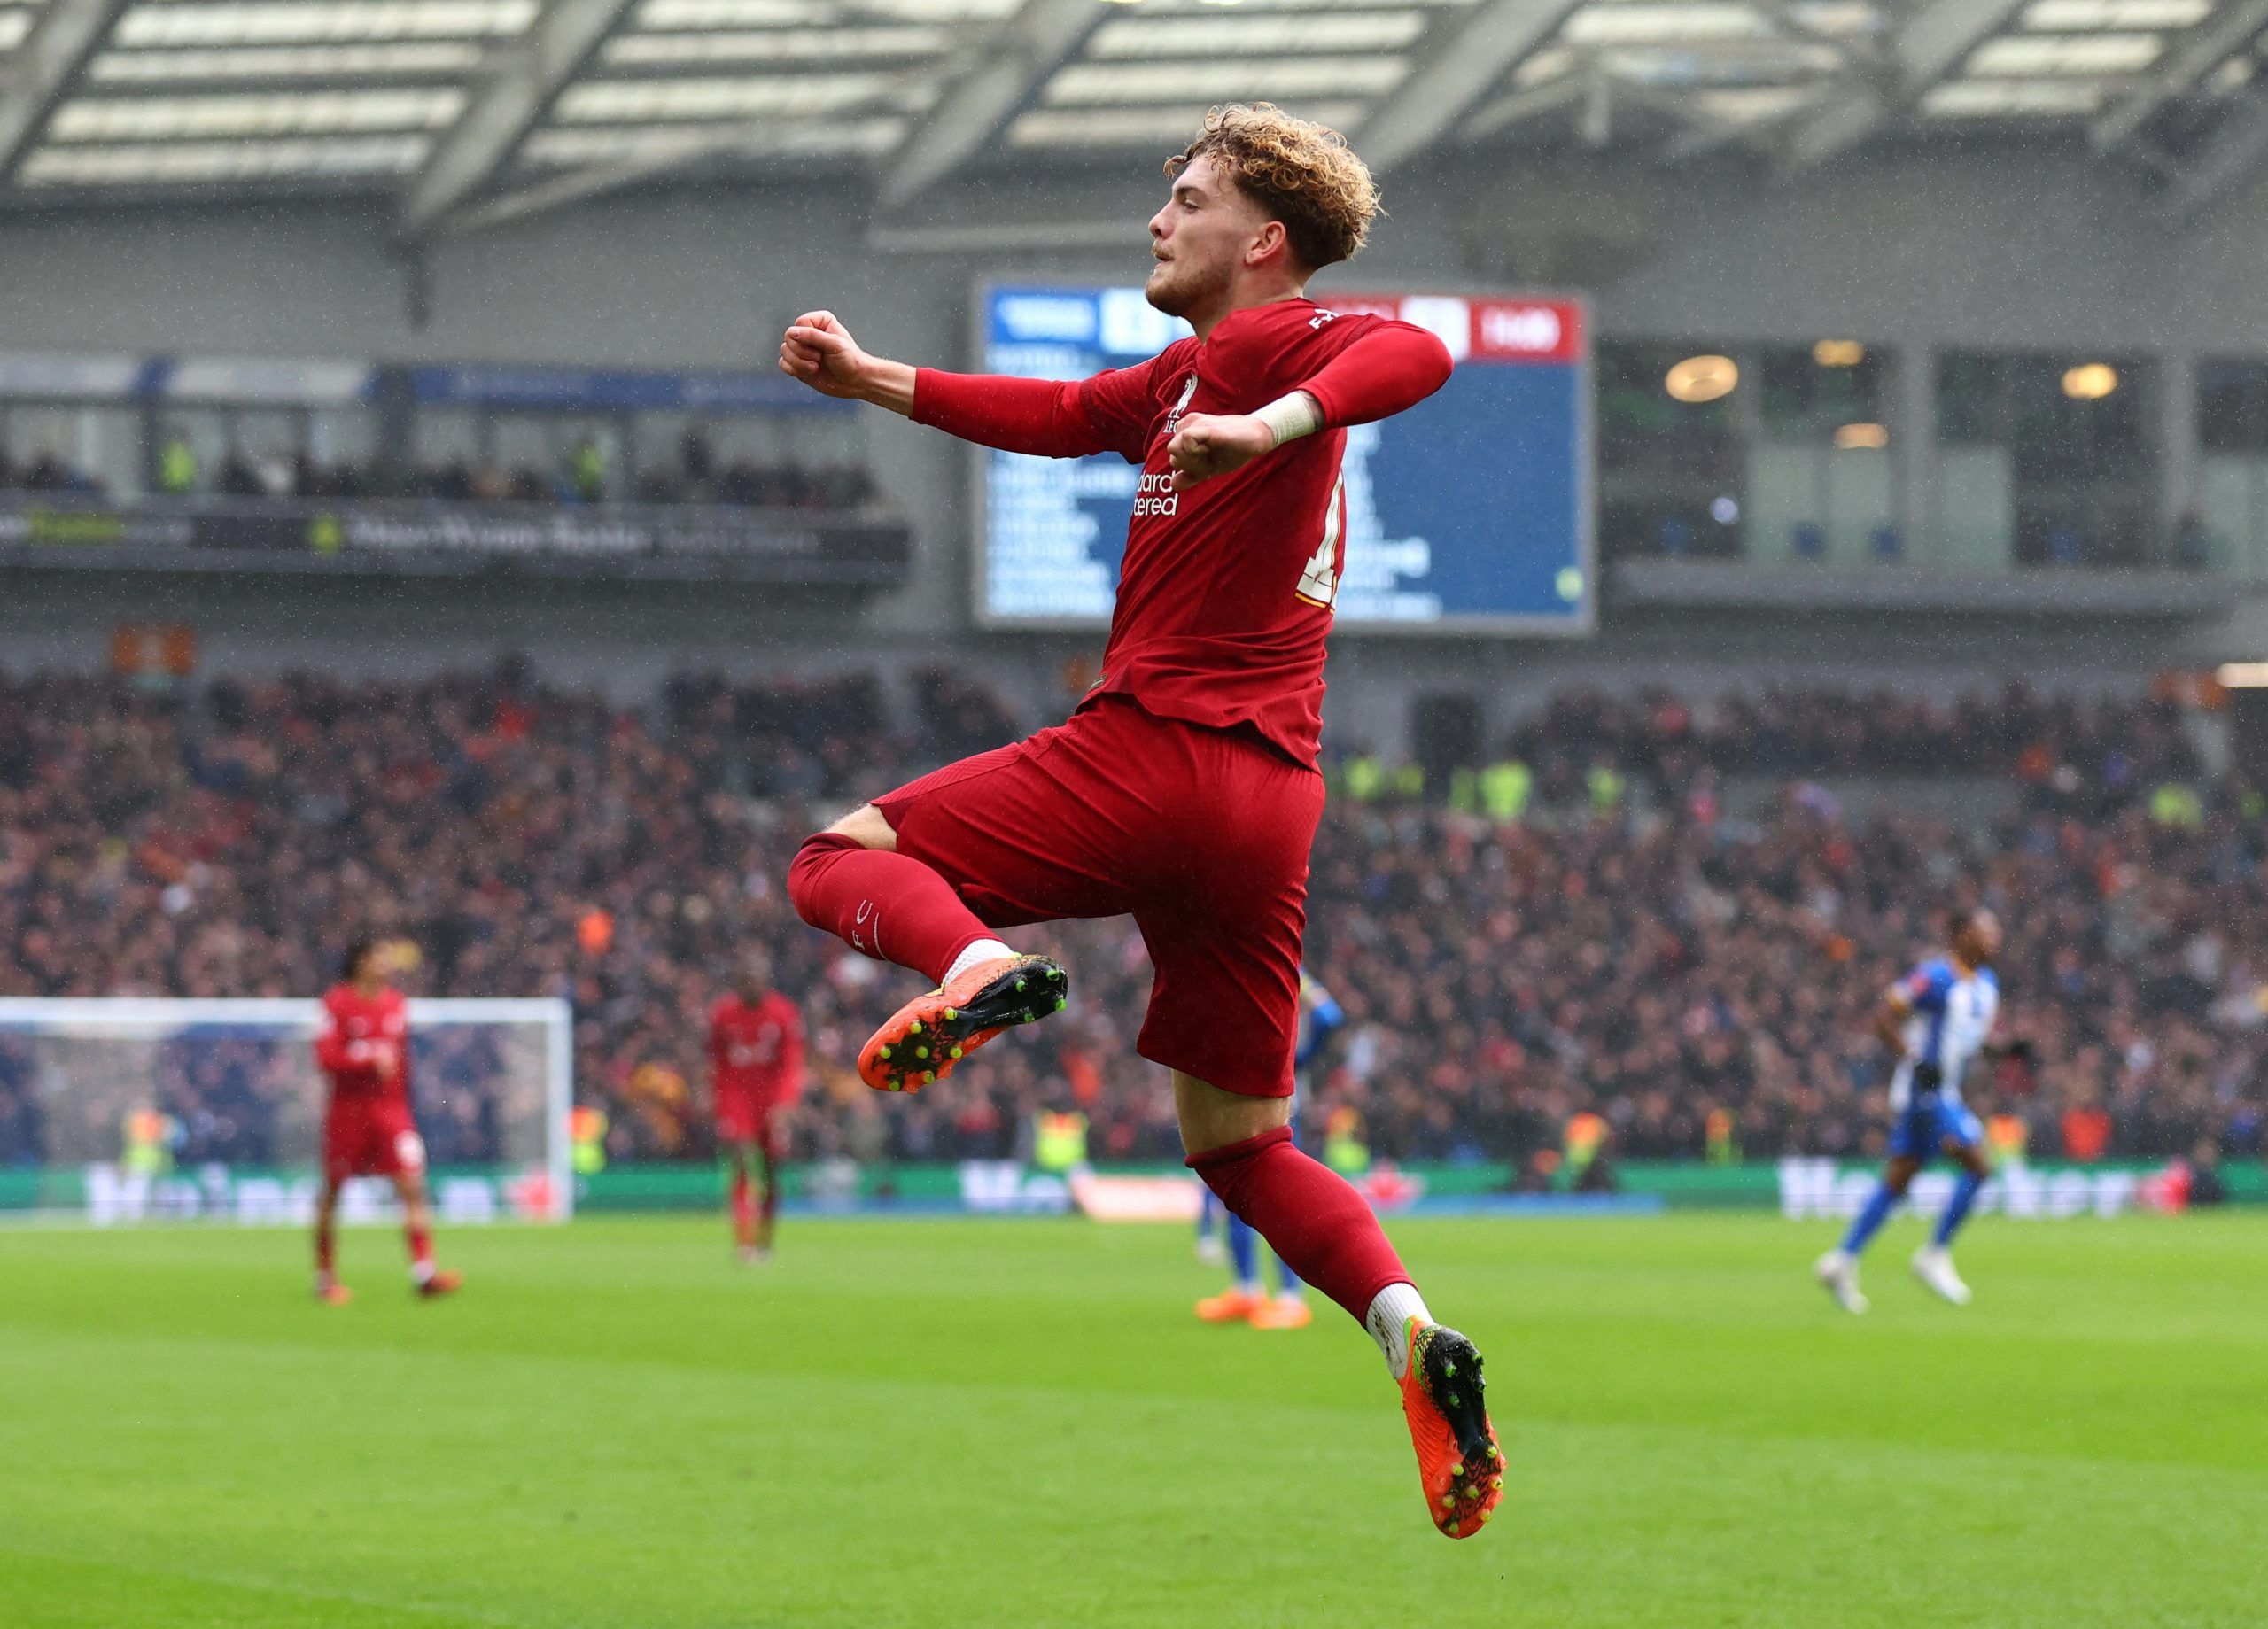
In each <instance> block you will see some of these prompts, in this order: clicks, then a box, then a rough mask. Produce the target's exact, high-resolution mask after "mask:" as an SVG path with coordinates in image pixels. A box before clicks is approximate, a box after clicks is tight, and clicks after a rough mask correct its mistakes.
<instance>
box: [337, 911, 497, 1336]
mask: <svg viewBox="0 0 2268 1629" xmlns="http://www.w3.org/2000/svg"><path fill="white" fill-rule="evenodd" d="M315 1063H316V1065H317V1066H318V1067H320V1068H321V1069H322V1072H323V1074H325V1075H327V1076H328V1077H330V1112H329V1113H326V1114H325V1115H324V1116H323V1123H322V1186H321V1187H320V1188H319V1189H317V1190H316V1191H315V1293H316V1294H317V1295H318V1296H320V1297H321V1298H322V1299H324V1300H326V1301H329V1302H330V1304H331V1305H332V1306H334V1307H337V1306H344V1305H345V1304H346V1302H347V1301H349V1300H351V1299H353V1294H352V1292H349V1291H348V1289H347V1288H346V1285H345V1284H341V1283H339V1282H338V1274H337V1272H336V1270H335V1268H334V1261H335V1259H336V1249H337V1241H338V1229H337V1219H338V1190H339V1188H340V1187H341V1186H342V1185H343V1184H344V1183H346V1179H347V1178H348V1177H350V1176H371V1175H376V1176H390V1177H392V1179H393V1189H394V1192H396V1193H397V1194H399V1195H400V1197H401V1216H402V1229H403V1231H404V1232H405V1233H407V1234H408V1237H409V1280H410V1283H411V1284H413V1285H415V1286H416V1291H417V1293H418V1294H419V1295H421V1296H436V1295H447V1293H448V1292H450V1291H452V1290H454V1289H455V1288H456V1287H457V1286H458V1285H459V1284H462V1282H463V1280H462V1278H461V1277H460V1276H458V1275H457V1274H455V1273H453V1272H448V1271H446V1270H444V1269H443V1268H437V1267H435V1266H434V1265H433V1224H432V1218H431V1215H430V1214H428V1212H427V1210H426V1207H425V1140H424V1139H423V1137H421V1136H418V1135H417V1122H416V1120H414V1119H412V1118H411V1116H410V1113H409V1017H408V1004H407V1003H405V1002H404V1001H403V1000H402V997H401V992H400V990H398V989H392V987H390V986H389V985H388V984H387V983H386V968H385V962H384V958H383V957H382V955H381V953H380V951H379V948H378V947H377V945H375V944H373V943H370V942H369V941H367V940H366V941H362V942H358V943H356V944H354V945H353V946H352V947H351V948H350V949H349V950H347V952H346V963H345V966H343V967H342V969H341V977H340V980H339V982H338V984H337V985H335V986H334V987H333V988H332V989H331V990H330V994H328V995H326V996H325V997H323V998H322V1028H320V1029H319V1030H317V1031H316V1034H315Z"/></svg>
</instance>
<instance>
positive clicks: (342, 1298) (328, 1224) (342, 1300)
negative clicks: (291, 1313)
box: [315, 1171, 353, 1307]
mask: <svg viewBox="0 0 2268 1629" xmlns="http://www.w3.org/2000/svg"><path fill="white" fill-rule="evenodd" d="M315 1294H316V1296H317V1297H318V1298H319V1299H322V1300H326V1301H329V1302H330V1303H331V1305H333V1306H334V1307H339V1306H344V1305H346V1302H348V1301H350V1300H352V1299H353V1294H352V1292H349V1291H348V1289H347V1288H346V1285H345V1284H341V1283H339V1282H338V1181H337V1180H336V1179H335V1178H333V1177H332V1175H330V1172H329V1171H325V1172H324V1173H323V1175H322V1182H321V1183H319V1184H318V1185H317V1187H316V1188H315Z"/></svg>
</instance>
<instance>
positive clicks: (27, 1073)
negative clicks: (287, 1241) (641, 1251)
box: [0, 997, 574, 1224]
mask: <svg viewBox="0 0 2268 1629" xmlns="http://www.w3.org/2000/svg"><path fill="white" fill-rule="evenodd" d="M319 1012H320V1008H319V1006H318V1005H317V1004H316V1003H315V1002H313V1001H268V1000H241V1001H239V1000H220V1001H175V1000H159V999H143V998H132V997H129V998H120V999H105V1000H92V999H89V1000H77V999H58V1000H47V999H39V998H22V997H19V998H0V1215H5V1214H11V1213H18V1214H20V1213H26V1212H46V1213H62V1214H76V1215H79V1216H82V1217H84V1218H85V1219H87V1220H89V1221H91V1222H97V1223H104V1224H112V1223H120V1222H143V1221H159V1220H185V1219H190V1218H206V1219H213V1220H223V1221H230V1222H300V1221H303V1220H305V1219H307V1217H308V1216H310V1215H312V1214H313V1211H314V1204H315V1168H316V1160H317V1151H318V1147H319V1144H320V1142H321V1138H322V1113H323V1105H324V1101H325V1088H324V1085H323V1082H322V1076H321V1074H319V1073H318V1072H317V1070H316V1068H315V1024H316V1020H317V1017H318V1015H319ZM409 1031H410V1059H411V1065H410V1082H411V1090H412V1091H413V1093H414V1094H415V1101H414V1106H415V1108H416V1115H417V1125H418V1129H419V1131H420V1132H421V1133H422V1134H423V1136H424V1139H425V1147H426V1160H427V1165H428V1177H427V1182H428V1186H429V1189H430V1191H431V1198H432V1201H433V1205H434V1207H435V1210H436V1213H437V1214H438V1215H439V1219H440V1220H442V1221H444V1222H485V1221H492V1220H503V1219H507V1218H522V1219H528V1220H557V1221H564V1220H565V1219H566V1218H567V1216H568V1215H569V1214H570V1212H571V1209H572V1206H573V1182H572V1174H571V1169H570V1165H569V1158H570V1146H569V1140H568V1139H569V1133H568V1110H569V1107H570V1105H571V1100H572V1098H573V1091H574V1082H573V1067H574V1066H573V1049H572V1045H571V1020H570V1018H569V1015H568V1008H567V1004H566V1003H565V1002H563V1001H559V1000H494V1001H490V1000H412V1001H411V1002H410V1003H409ZM393 1204H394V1200H393V1194H392V1184H391V1183H387V1182H385V1181H384V1179H382V1178H380V1179H368V1180H358V1181H356V1182H353V1183H349V1184H348V1185H347V1187H346V1190H345V1191H343V1192H342V1194H341V1196H340V1214H341V1215H342V1218H343V1219H345V1220H347V1221H357V1220H376V1219H377V1218H380V1217H383V1216H386V1215H389V1214H392V1208H393Z"/></svg>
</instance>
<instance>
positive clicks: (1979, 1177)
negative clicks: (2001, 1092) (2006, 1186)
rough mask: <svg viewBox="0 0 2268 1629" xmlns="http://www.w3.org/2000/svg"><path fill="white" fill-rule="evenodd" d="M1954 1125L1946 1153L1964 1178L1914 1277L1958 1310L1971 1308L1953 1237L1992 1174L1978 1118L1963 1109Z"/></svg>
mask: <svg viewBox="0 0 2268 1629" xmlns="http://www.w3.org/2000/svg"><path fill="white" fill-rule="evenodd" d="M1948 1120H1949V1121H1950V1122H1951V1123H1950V1125H1949V1129H1947V1131H1946V1136H1945V1142H1944V1146H1945V1151H1946V1153H1948V1154H1950V1155H1951V1156H1952V1157H1953V1160H1955V1161H1956V1162H1957V1163H1958V1164H1959V1165H1960V1167H1961V1176H1960V1178H1959V1180H1957V1181H1956V1182H1955V1183H1953V1197H1952V1198H1949V1199H1947V1200H1946V1207H1945V1209H1944V1210H1942V1211H1940V1212H1938V1222H1937V1225H1936V1226H1935V1227H1934V1228H1932V1229H1931V1230H1930V1242H1929V1243H1928V1244H1926V1245H1922V1248H1921V1249H1919V1250H1917V1251H1915V1253H1914V1276H1915V1277H1916V1278H1919V1279H1920V1280H1921V1281H1922V1283H1923V1284H1927V1285H1929V1286H1930V1289H1931V1290H1933V1291H1935V1292H1937V1293H1938V1295H1940V1296H1942V1297H1943V1298H1944V1299H1946V1300H1948V1301H1951V1302H1952V1303H1953V1305H1954V1306H1956V1307H1966V1306H1968V1305H1969V1285H1968V1284H1966V1283H1964V1282H1963V1281H1962V1279H1961V1275H1960V1273H1958V1272H1957V1271H1955V1270H1954V1268H1953V1251H1952V1248H1951V1246H1952V1244H1953V1235H1954V1234H1956V1233H1958V1232H1960V1231H1961V1223H1962V1222H1966V1221H1968V1220H1969V1212H1970V1211H1971V1210H1973V1209H1975V1208H1976V1205H1977V1194H1978V1193H1979V1192H1981V1191H1983V1189H1984V1187H1985V1183H1986V1182H1987V1181H1988V1180H1989V1179H1990V1178H1991V1176H1992V1166H1991V1165H1990V1164H1989V1163H1987V1162H1986V1160H1985V1151H1984V1149H1983V1147H1982V1146H1981V1142H1982V1138H1981V1136H1975V1135H1970V1134H1971V1133H1977V1132H1981V1131H1982V1129H1983V1128H1981V1127H1979V1126H1977V1124H1976V1117H1975V1116H1974V1115H1972V1114H1970V1113H1969V1111H1968V1110H1966V1109H1963V1110H1961V1112H1960V1114H1959V1115H1958V1116H1957V1117H1955V1116H1948Z"/></svg>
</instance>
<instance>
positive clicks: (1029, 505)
mask: <svg viewBox="0 0 2268 1629" xmlns="http://www.w3.org/2000/svg"><path fill="white" fill-rule="evenodd" d="M1317 304H1318V305H1321V306H1324V307H1326V308H1327V309H1330V310H1332V311H1339V312H1347V313H1354V312H1370V313H1374V314H1378V315H1380V316H1388V317H1399V318H1401V319H1402V321H1403V322H1412V323H1415V324H1417V326H1418V327H1421V328H1424V329H1426V330H1430V331H1431V332H1433V333H1435V334H1438V335H1439V336H1441V340H1442V342H1443V343H1444V344H1445V345H1448V346H1449V355H1450V356H1451V357H1452V358H1453V359H1454V360H1455V361H1456V372H1455V373H1454V374H1452V375H1451V376H1450V378H1449V383H1448V384H1445V385H1443V386H1442V387H1441V390H1440V391H1438V392H1435V393H1434V394H1433V396H1431V397H1429V398H1428V399H1425V401H1423V402H1420V403H1419V404H1418V405H1417V407H1412V408H1411V409H1410V411H1409V412H1407V413H1403V414H1401V415H1397V416H1395V417H1394V418H1391V419H1388V420H1386V421H1385V422H1384V423H1378V424H1358V425H1355V426H1354V427H1353V428H1352V429H1350V430H1349V431H1348V432H1347V455H1346V462H1345V466H1344V471H1345V473H1344V479H1345V485H1346V497H1347V564H1346V570H1345V571H1344V573H1343V574H1342V575H1341V577H1340V585H1339V597H1338V607H1337V610H1338V621H1339V625H1340V626H1341V627H1345V628H1350V629H1361V630H1364V631H1367V632H1410V633H1426V632H1430V633H1531V634H1532V633H1565V634H1578V633H1588V632H1590V630H1591V627H1592V625H1593V612H1594V609H1595V602H1594V598H1593V596H1594V592H1595V580H1594V579H1595V569H1594V566H1593V560H1592V508H1591V449H1590V335H1589V325H1588V321H1587V313H1586V312H1585V310H1584V307H1583V306H1582V305H1581V303H1580V302H1578V301H1574V300H1570V299H1557V298H1544V297H1537V298H1533V299H1530V298H1524V297H1520V296H1515V295H1472V296H1467V295H1441V294H1331V295H1324V296H1321V297H1319V298H1318V299H1317ZM979 330H980V331H979V344H980V347H981V349H982V352H983V361H982V367H983V370H984V371H985V372H987V373H997V374H1011V375H1014V376H1019V377H1023V378H1043V379H1083V378H1085V377H1087V376H1089V375H1091V374H1096V373H1100V372H1102V371H1104V370H1105V369H1107V368H1126V367H1131V366H1133V365H1134V364H1136V363H1138V362H1142V361H1147V360H1148V359H1149V358H1151V357H1153V356H1154V355H1156V354H1157V353H1159V352H1160V351H1161V350H1163V349H1164V348H1165V347H1166V346H1167V345H1170V344H1172V343H1173V341H1174V340H1176V339H1177V338H1179V337H1182V336H1184V335H1185V334H1187V333H1188V332H1189V329H1188V327H1187V325H1186V324H1184V323H1183V322H1180V321H1179V320H1178V319H1177V318H1173V317H1169V316H1167V315H1166V314H1164V313H1162V312H1161V311H1158V310H1156V309H1154V308H1153V307H1152V306H1150V304H1149V302H1148V301H1146V300H1145V299H1143V298H1142V291H1141V290H1140V289H1138V288H1107V289H1106V288H1064V287H1029V286H997V285H996V286H994V287H991V288H989V289H986V290H985V291H983V297H982V301H981V306H980V322H979ZM975 454H976V460H977V474H976V480H977V487H978V493H979V498H980V506H981V507H980V513H981V515H982V516H983V520H982V524H981V525H980V527H979V529H978V536H979V540H980V546H979V547H978V549H977V551H976V555H977V562H976V570H977V581H976V601H977V603H976V609H977V615H978V618H979V620H981V621H982V622H983V623H985V624H990V625H991V626H995V627H1030V628H1085V627H1095V626H1100V625H1103V624H1107V622H1108V621H1109V619H1110V608H1111V600H1112V596H1113V595H1114V593H1115V592H1116V589H1117V586H1118V566H1119V555H1120V553H1121V552H1122V549H1123V548H1124V547H1125V542H1126V524H1127V521H1128V519H1129V517H1130V516H1131V515H1132V513H1133V508H1134V499H1135V495H1136V486H1137V484H1138V480H1139V478H1140V474H1141V472H1140V470H1139V469H1138V468H1137V467H1136V466H1135V465H1132V464H1130V463H1127V462H1125V461H1124V460H1122V459H1121V458H1119V457H1118V456H1117V455H1116V454H1109V453H1106V454H1098V455H1096V456H1094V457H1091V458H1077V459H1052V458H1034V457H1030V456H1028V455H1026V454H1019V453H1002V452H996V451H993V450H991V449H989V448H983V447H979V448H977V449H975Z"/></svg>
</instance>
